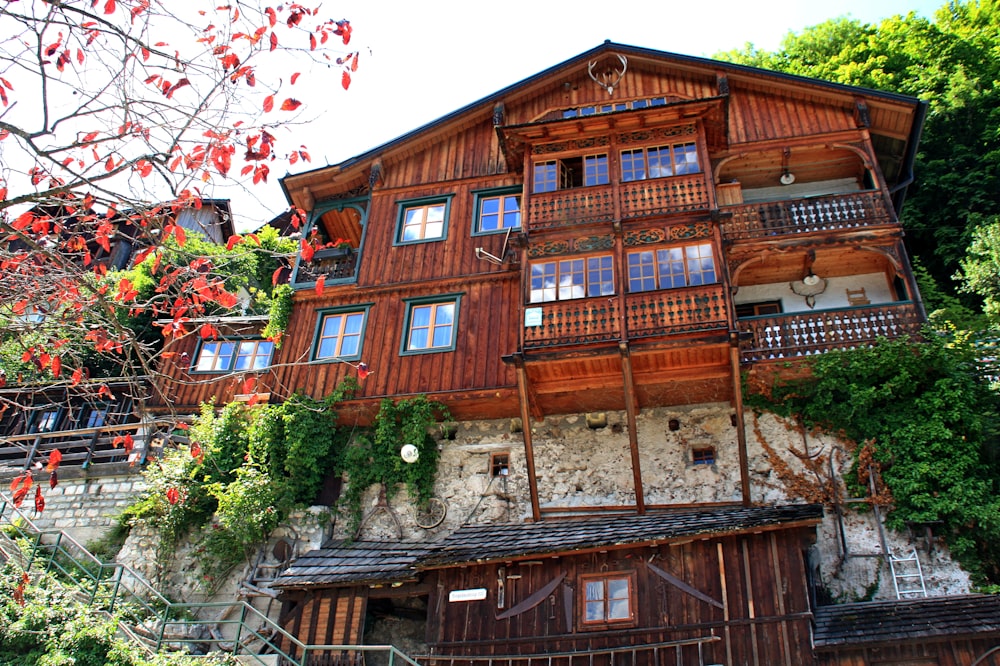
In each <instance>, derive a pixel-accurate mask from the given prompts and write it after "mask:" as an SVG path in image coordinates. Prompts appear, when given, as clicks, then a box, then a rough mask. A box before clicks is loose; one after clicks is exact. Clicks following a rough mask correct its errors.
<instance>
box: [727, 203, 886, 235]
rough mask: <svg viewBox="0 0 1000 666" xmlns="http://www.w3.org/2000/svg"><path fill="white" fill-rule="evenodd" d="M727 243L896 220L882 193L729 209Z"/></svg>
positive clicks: (742, 205) (732, 207)
mask: <svg viewBox="0 0 1000 666" xmlns="http://www.w3.org/2000/svg"><path fill="white" fill-rule="evenodd" d="M723 211H724V212H726V213H727V214H731V217H729V219H727V220H725V221H724V222H723V225H722V233H723V236H724V237H725V238H726V240H740V239H747V238H761V237H764V236H777V235H782V234H799V233H807V232H812V231H828V230H834V229H851V228H856V227H868V226H874V225H879V224H888V223H889V222H891V221H892V219H891V217H890V215H889V213H888V211H887V210H886V207H885V201H884V200H883V199H882V195H881V194H879V193H878V192H857V193H851V194H839V195H832V196H825V197H811V198H808V199H794V200H789V201H775V202H768V203H757V204H739V205H736V206H726V207H724V208H723Z"/></svg>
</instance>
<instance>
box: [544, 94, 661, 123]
mask: <svg viewBox="0 0 1000 666" xmlns="http://www.w3.org/2000/svg"><path fill="white" fill-rule="evenodd" d="M670 101H676V100H674V99H671V100H670ZM666 103H667V98H666V97H648V98H646V99H632V100H628V101H627V102H614V103H609V104H590V105H587V106H577V107H574V108H572V109H563V112H562V117H563V118H581V117H583V116H595V115H597V114H599V113H612V112H614V111H628V110H629V109H645V108H648V107H651V106H663V105H665V104H666Z"/></svg>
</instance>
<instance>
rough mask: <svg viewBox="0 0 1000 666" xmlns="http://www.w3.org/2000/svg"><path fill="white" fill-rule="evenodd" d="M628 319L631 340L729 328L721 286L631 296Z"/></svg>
mask: <svg viewBox="0 0 1000 666" xmlns="http://www.w3.org/2000/svg"><path fill="white" fill-rule="evenodd" d="M625 318H626V322H627V323H626V326H627V327H628V333H629V338H642V337H649V336H654V335H667V334H671V333H683V332H687V331H697V330H705V329H713V328H722V329H725V328H727V327H728V323H727V321H728V320H727V317H726V300H725V296H724V294H723V289H722V285H719V284H713V285H708V286H707V287H691V288H687V289H665V290H661V291H647V292H641V293H638V294H629V295H628V296H627V297H626V298H625Z"/></svg>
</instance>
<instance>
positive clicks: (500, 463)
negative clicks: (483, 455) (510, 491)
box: [490, 451, 510, 476]
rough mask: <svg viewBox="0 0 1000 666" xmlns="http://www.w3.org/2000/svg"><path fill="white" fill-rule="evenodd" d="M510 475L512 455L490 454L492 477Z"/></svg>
mask: <svg viewBox="0 0 1000 666" xmlns="http://www.w3.org/2000/svg"><path fill="white" fill-rule="evenodd" d="M509 474H510V454H509V453H507V452H506V451H505V452H503V453H491V454H490V475H491V476H508V475H509Z"/></svg>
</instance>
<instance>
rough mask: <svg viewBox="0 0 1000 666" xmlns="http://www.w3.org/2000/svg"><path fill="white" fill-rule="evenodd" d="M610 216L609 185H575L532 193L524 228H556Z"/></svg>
mask: <svg viewBox="0 0 1000 666" xmlns="http://www.w3.org/2000/svg"><path fill="white" fill-rule="evenodd" d="M614 217H615V206H614V200H613V194H612V191H611V186H610V185H604V186H599V187H577V188H573V189H569V190H558V191H556V192H544V193H540V194H532V195H531V199H530V203H529V204H528V220H527V228H528V229H530V230H532V231H539V230H544V229H557V228H559V227H565V226H572V225H574V224H588V223H593V222H611V221H612V220H613V219H614Z"/></svg>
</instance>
